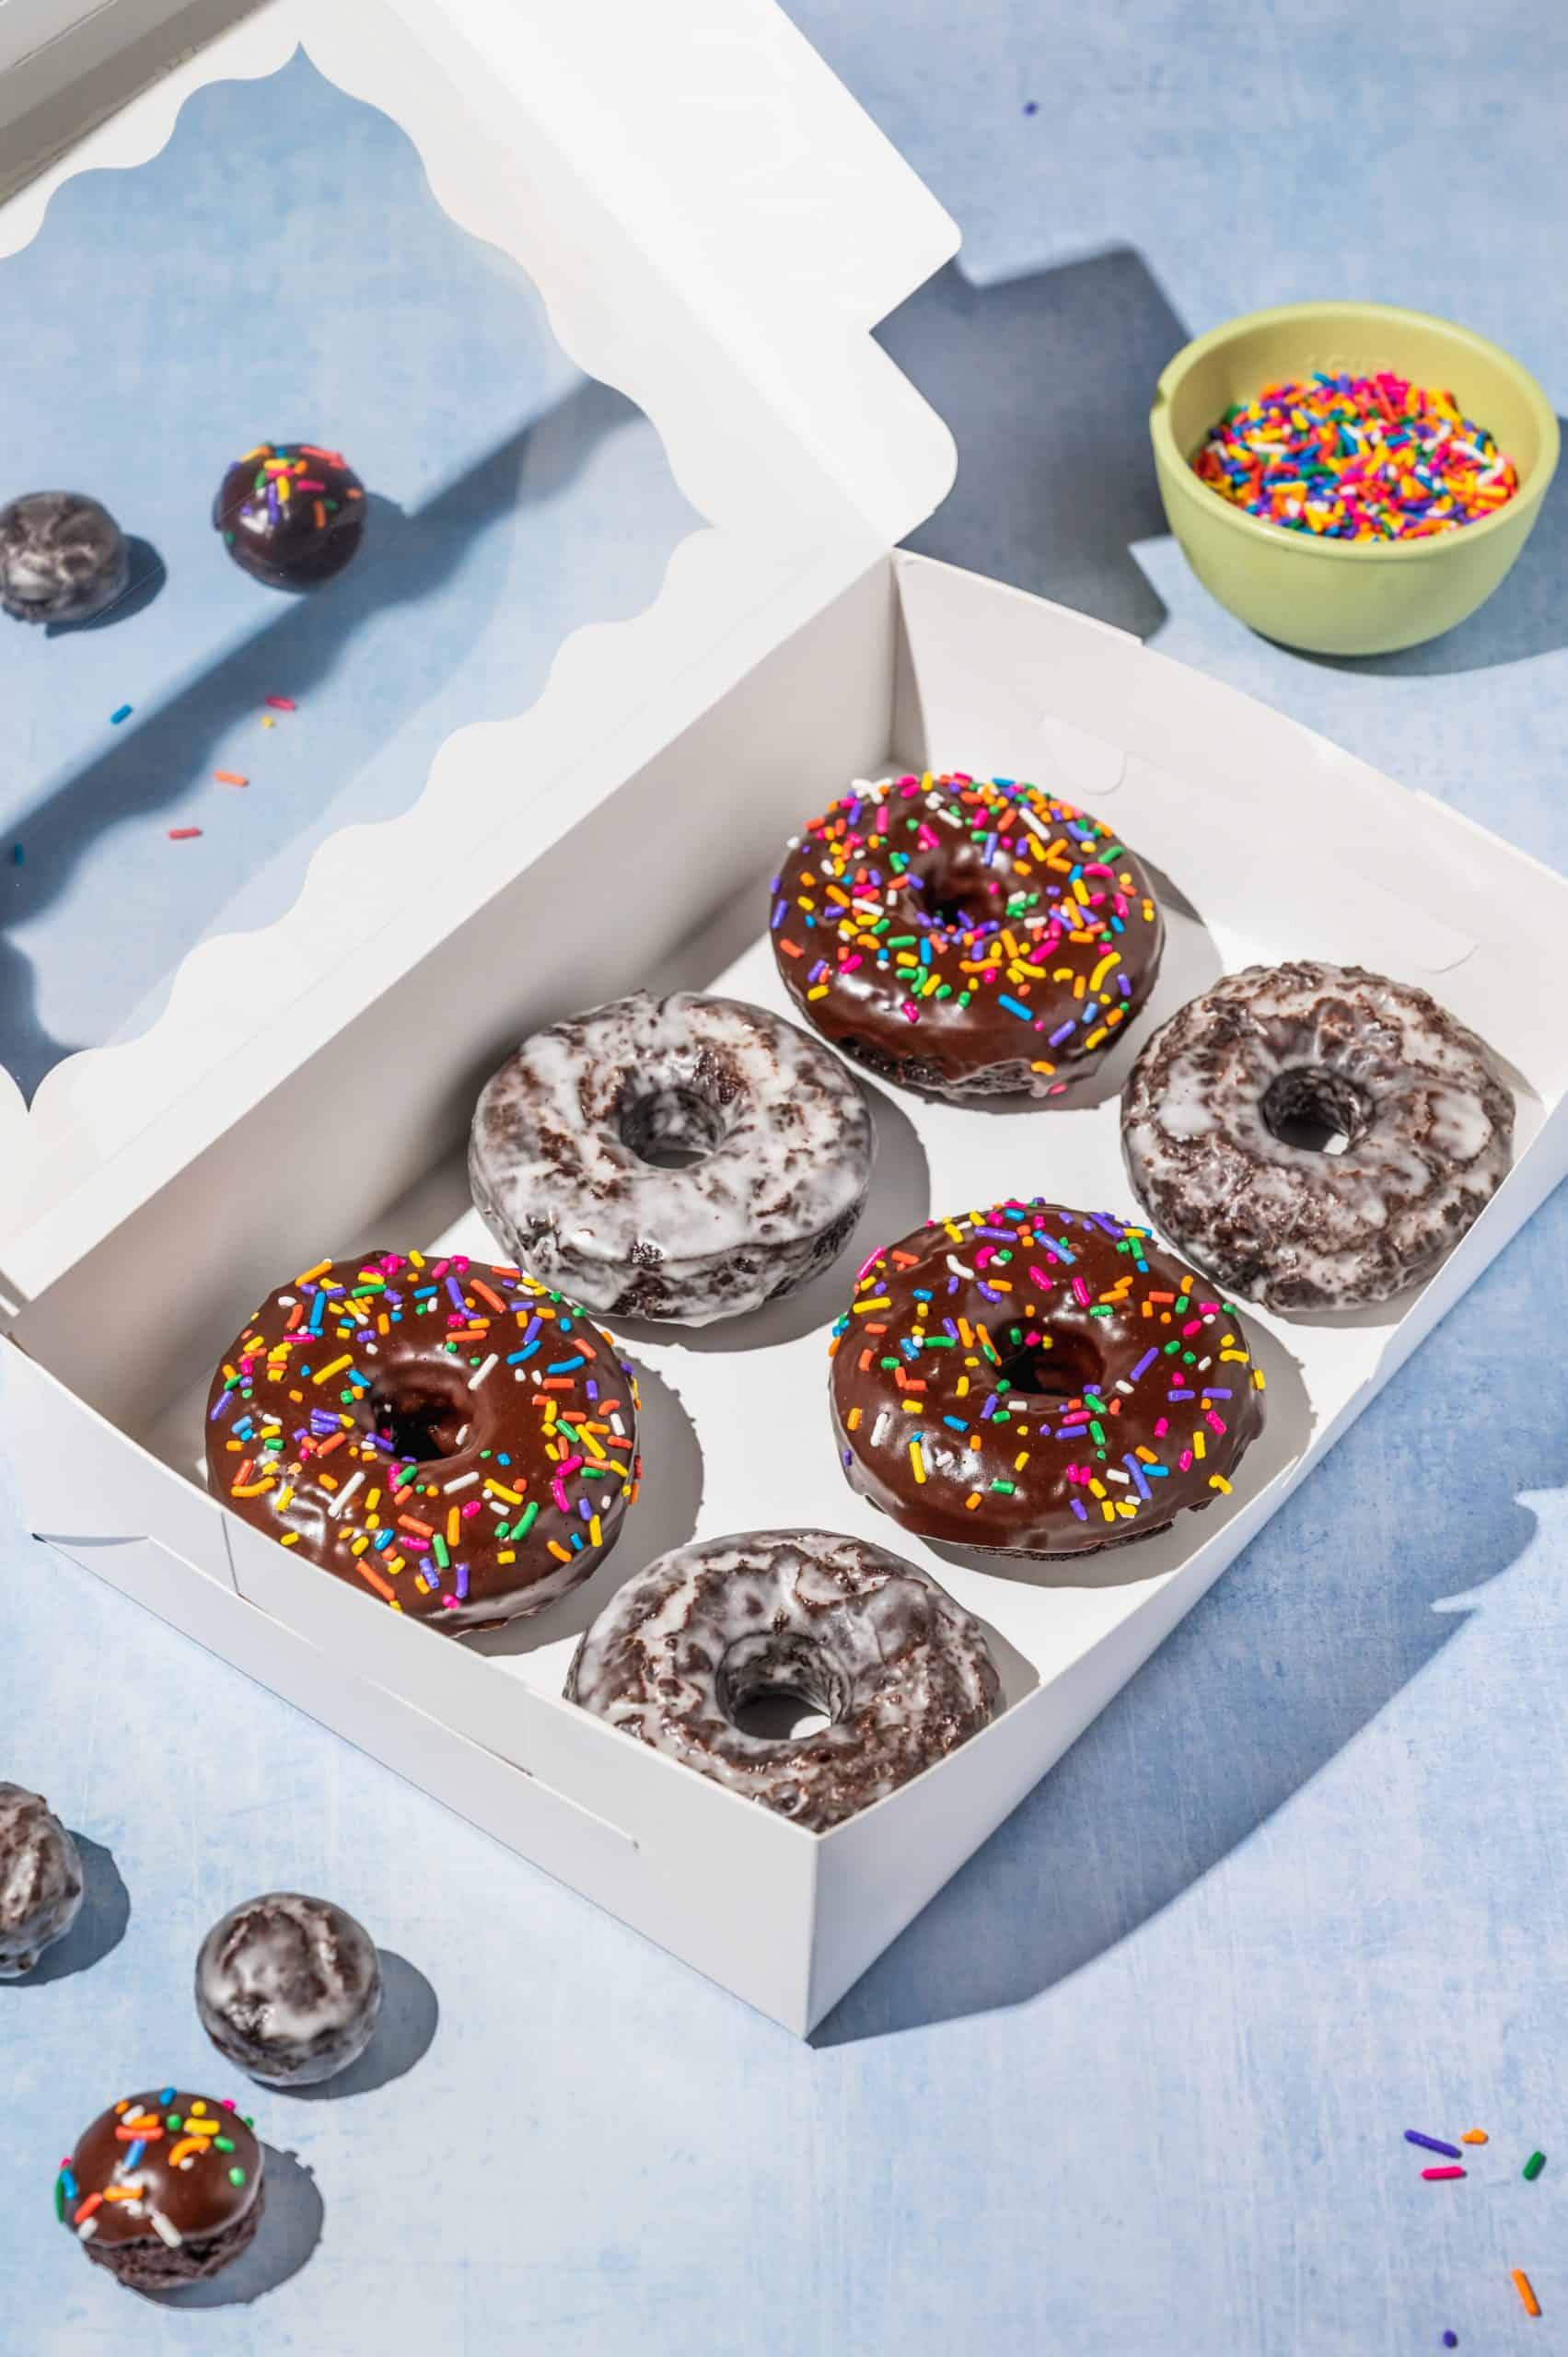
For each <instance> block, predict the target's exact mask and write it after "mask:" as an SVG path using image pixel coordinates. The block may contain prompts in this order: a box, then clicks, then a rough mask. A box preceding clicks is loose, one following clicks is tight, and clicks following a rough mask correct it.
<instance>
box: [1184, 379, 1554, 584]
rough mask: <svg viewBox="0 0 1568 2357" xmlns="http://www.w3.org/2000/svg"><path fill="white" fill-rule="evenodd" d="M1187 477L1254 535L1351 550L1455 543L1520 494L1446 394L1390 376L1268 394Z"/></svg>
mask: <svg viewBox="0 0 1568 2357" xmlns="http://www.w3.org/2000/svg"><path fill="white" fill-rule="evenodd" d="M1192 467H1193V471H1194V472H1195V473H1196V474H1197V475H1198V476H1199V478H1200V479H1201V481H1202V482H1206V483H1207V484H1208V485H1209V487H1210V489H1211V490H1212V491H1216V492H1218V493H1219V495H1220V497H1221V498H1222V499H1228V500H1229V501H1230V502H1231V504H1232V505H1234V506H1237V507H1242V508H1245V509H1246V511H1247V513H1248V515H1249V516H1256V517H1259V518H1260V521H1262V522H1263V523H1266V524H1278V525H1280V526H1281V527H1282V528H1283V529H1284V530H1285V531H1289V532H1310V533H1315V534H1316V535H1317V536H1318V538H1319V539H1321V540H1351V541H1354V542H1363V541H1366V542H1372V541H1382V540H1430V539H1432V538H1434V536H1435V535H1436V534H1438V533H1440V532H1452V531H1456V530H1458V528H1459V527H1460V526H1461V525H1464V524H1478V523H1481V521H1482V520H1483V519H1484V518H1485V517H1488V516H1491V515H1494V514H1495V513H1496V511H1497V509H1498V508H1499V507H1502V506H1504V505H1506V504H1507V502H1508V501H1509V500H1510V499H1512V498H1513V496H1514V494H1515V493H1516V491H1517V490H1518V488H1519V477H1518V472H1517V470H1516V468H1515V466H1514V463H1513V461H1512V460H1511V459H1507V458H1505V457H1504V455H1503V453H1502V452H1501V451H1500V450H1499V449H1498V447H1497V445H1496V443H1495V442H1494V441H1493V438H1492V436H1491V435H1490V434H1488V433H1487V432H1486V430H1485V428H1484V427H1483V426H1480V425H1477V424H1474V423H1473V421H1472V420H1471V419H1469V418H1468V417H1465V416H1463V415H1462V414H1461V413H1460V411H1459V407H1458V403H1457V402H1456V401H1455V399H1454V396H1453V394H1452V393H1445V392H1438V391H1436V390H1433V389H1427V388H1425V387H1423V386H1421V385H1412V384H1411V383H1410V381H1409V380H1408V379H1407V378H1406V377H1399V376H1396V375H1395V374H1394V373H1393V372H1392V371H1391V370H1389V369H1384V370H1382V371H1380V372H1379V374H1378V375H1376V376H1375V377H1351V376H1337V377H1330V376H1325V375H1324V374H1323V373H1322V371H1321V370H1318V371H1316V372H1315V373H1314V374H1313V375H1312V376H1311V377H1300V378H1295V377H1293V378H1291V379H1289V380H1288V381H1286V382H1285V383H1283V384H1278V385H1266V386H1265V387H1264V389H1263V390H1262V391H1261V392H1260V394H1259V395H1258V397H1257V399H1256V400H1255V401H1236V402H1233V403H1232V405H1231V407H1230V408H1229V409H1227V410H1226V412H1225V415H1224V416H1223V417H1222V418H1221V419H1220V420H1219V422H1218V424H1215V425H1213V426H1211V427H1210V429H1209V433H1208V435H1207V437H1206V439H1205V440H1204V443H1203V446H1202V449H1200V451H1199V452H1198V454H1197V456H1196V458H1195V459H1193V461H1192Z"/></svg>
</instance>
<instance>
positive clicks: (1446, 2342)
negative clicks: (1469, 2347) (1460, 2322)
mask: <svg viewBox="0 0 1568 2357" xmlns="http://www.w3.org/2000/svg"><path fill="white" fill-rule="evenodd" d="M1458 2345H1459V2336H1458V2333H1457V2332H1446V2333H1445V2334H1444V2335H1443V2346H1444V2348H1445V2349H1457V2348H1458Z"/></svg>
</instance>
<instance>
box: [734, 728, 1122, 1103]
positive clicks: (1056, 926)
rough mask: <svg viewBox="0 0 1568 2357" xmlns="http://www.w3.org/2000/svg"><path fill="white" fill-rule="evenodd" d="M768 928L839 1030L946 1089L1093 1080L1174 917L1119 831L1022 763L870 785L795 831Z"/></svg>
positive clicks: (815, 1018) (813, 1008)
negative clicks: (1008, 774)
mask: <svg viewBox="0 0 1568 2357" xmlns="http://www.w3.org/2000/svg"><path fill="white" fill-rule="evenodd" d="M771 931H772V943H773V954H774V958H775V959H776V961H777V964H778V970H779V973H780V976H781V977H782V979H783V981H784V988H785V990H786V991H787V992H788V993H789V995H790V997H791V998H792V999H793V1000H794V1002H795V1004H796V1006H797V1007H798V1008H799V1009H800V1011H801V1013H802V1015H803V1016H805V1018H806V1020H807V1022H808V1023H810V1024H812V1025H814V1026H815V1028H816V1029H817V1030H818V1031H819V1032H820V1033H821V1035H822V1037H823V1038H824V1039H827V1040H829V1041H830V1043H831V1044H832V1045H833V1046H834V1047H836V1048H838V1049H839V1050H841V1051H842V1053H843V1054H845V1055H848V1056H853V1057H854V1058H855V1059H856V1061H857V1062H860V1063H862V1064H864V1065H865V1066H866V1067H867V1069H868V1070H870V1071H872V1072H875V1073H877V1074H880V1075H881V1076H882V1077H884V1078H885V1079H889V1080H892V1081H895V1082H898V1083H901V1084H902V1085H904V1086H909V1087H912V1088H918V1089H923V1090H926V1091H928V1092H930V1093H932V1094H934V1095H935V1096H940V1097H951V1098H956V1099H960V1100H961V1099H963V1098H966V1097H995V1096H1003V1095H1023V1094H1028V1095H1029V1096H1031V1097H1040V1098H1043V1099H1044V1100H1045V1102H1046V1103H1048V1104H1057V1103H1063V1102H1067V1101H1071V1099H1072V1098H1073V1097H1074V1095H1077V1096H1081V1095H1082V1093H1083V1091H1084V1089H1085V1088H1086V1086H1087V1085H1088V1084H1089V1083H1090V1082H1091V1081H1092V1080H1093V1078H1094V1076H1095V1074H1096V1073H1097V1072H1098V1068H1099V1066H1100V1064H1101V1063H1102V1062H1103V1061H1104V1059H1105V1058H1106V1056H1107V1055H1109V1053H1110V1051H1111V1050H1112V1049H1113V1048H1114V1047H1115V1046H1116V1044H1117V1041H1118V1039H1120V1038H1121V1033H1122V1031H1123V1029H1124V1028H1125V1027H1126V1026H1127V1024H1128V1023H1130V1022H1131V1020H1132V1017H1133V1016H1135V1015H1136V1014H1137V1012H1138V1010H1139V1009H1140V1007H1142V1006H1143V1004H1144V1002H1145V1000H1146V999H1147V998H1148V996H1149V993H1150V992H1151V991H1152V990H1153V988H1154V985H1155V980H1156V975H1157V973H1158V971H1159V962H1160V953H1161V950H1162V948H1163V946H1164V942H1165V925H1164V921H1163V918H1162V916H1161V913H1160V908H1159V903H1158V901H1157V900H1156V897H1155V890H1154V886H1153V883H1152V882H1151V880H1150V877H1149V876H1148V874H1147V873H1146V871H1145V869H1144V866H1143V864H1142V863H1141V861H1139V860H1138V859H1137V858H1136V857H1135V856H1134V854H1133V853H1132V852H1130V851H1129V850H1128V849H1127V847H1126V845H1125V844H1124V843H1122V842H1121V841H1120V840H1119V838H1118V837H1117V835H1116V834H1115V833H1114V832H1113V830H1111V829H1110V828H1109V827H1107V826H1106V825H1105V824H1104V822H1103V821H1102V820H1100V819H1094V818H1091V817H1090V816H1089V814H1088V813H1087V812H1086V811H1084V810H1079V809H1077V808H1076V807H1074V805H1073V804H1072V803H1070V802H1064V801H1063V800H1062V799H1061V798H1060V796H1058V795H1053V794H1051V793H1048V792H1047V791H1046V790H1045V788H1044V787H1042V786H1038V785H1030V784H1025V783H1024V782H1022V781H1021V780H1018V779H1016V778H974V777H970V776H968V775H967V774H966V773H965V772H962V771H957V770H955V771H950V772H943V773H942V774H941V775H935V774H934V773H933V772H929V771H927V772H925V773H924V774H923V775H921V776H916V775H915V774H913V772H909V773H907V774H905V775H904V776H902V777H895V778H888V779H884V780H883V781H882V782H881V783H880V784H875V785H873V784H865V783H860V784H855V785H854V786H853V787H852V788H851V789H850V791H849V793H848V794H846V795H843V796H842V798H841V799H840V800H839V801H837V802H835V803H834V804H833V805H832V807H831V808H830V809H829V810H827V811H826V812H825V813H824V814H823V816H822V817H821V818H819V819H813V820H812V821H811V823H810V824H809V826H807V828H806V830H804V832H803V833H802V834H800V835H799V836H797V837H796V839H795V841H794V842H792V843H791V844H790V846H789V849H788V853H787V856H786V857H785V860H784V865H783V867H782V868H781V870H780V872H779V874H778V876H777V877H775V878H774V882H773V898H772V916H771Z"/></svg>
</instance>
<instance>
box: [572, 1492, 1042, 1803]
mask: <svg viewBox="0 0 1568 2357" xmlns="http://www.w3.org/2000/svg"><path fill="white" fill-rule="evenodd" d="M1001 1690H1002V1689H1001V1681H1000V1679H999V1678H998V1677H997V1674H996V1665H995V1663H994V1662H993V1660H992V1657H991V1652H990V1648H989V1646H988V1645H987V1643H986V1641H985V1633H984V1631H983V1630H982V1629H981V1626H980V1623H979V1621H978V1620H974V1619H972V1618H971V1616H970V1614H969V1613H967V1612H966V1611H965V1610H964V1609H963V1608H962V1606H961V1605H958V1604H956V1603H955V1602H954V1600H953V1598H952V1597H951V1596H949V1595H948V1594H947V1590H946V1589H945V1588H942V1587H939V1586H938V1585H937V1584H936V1582H935V1580H934V1579H932V1578H930V1577H929V1576H928V1574H927V1573H924V1572H921V1571H917V1570H916V1569H915V1567H914V1565H913V1564H912V1563H906V1562H902V1561H901V1559H900V1557H899V1556H897V1555H890V1554H889V1553H888V1551H887V1550H886V1549H884V1548H881V1547H873V1546H871V1545H869V1544H868V1543H867V1542H866V1541H865V1539H861V1538H842V1537H841V1536H840V1535H839V1534H838V1533H836V1532H834V1531H829V1530H752V1531H747V1532H744V1533H742V1534H741V1535H739V1536H738V1537H736V1538H710V1539H707V1540H705V1541H703V1542H702V1543H701V1544H698V1545H693V1546H690V1547H677V1548H674V1549H672V1550H671V1551H670V1553H669V1554H668V1555H661V1556H660V1557H659V1559H658V1561H657V1562H655V1563H650V1564H649V1565H648V1567H647V1569H646V1571H643V1572H639V1573H637V1574H636V1576H635V1578H633V1579H630V1580H628V1581H627V1583H626V1585H625V1586H624V1587H622V1588H621V1589H620V1590H619V1591H618V1593H617V1594H616V1595H615V1596H612V1597H611V1599H610V1602H609V1604H607V1605H606V1606H605V1608H604V1610H603V1611H602V1612H601V1613H600V1614H599V1616H598V1620H596V1621H595V1622H594V1624H593V1626H592V1628H591V1629H589V1630H588V1631H587V1635H586V1636H585V1637H584V1638H583V1641H582V1643H581V1644H579V1646H578V1647H577V1651H576V1655H575V1659H574V1660H573V1663H572V1667H571V1671H570V1674H569V1675H568V1677H567V1680H566V1699H567V1700H568V1701H573V1702H579V1703H581V1704H582V1706H583V1708H584V1709H585V1710H587V1711H592V1712H595V1713H597V1714H598V1717H600V1718H602V1719H608V1720H609V1721H610V1724H611V1725H612V1726H617V1727H621V1728H623V1729H624V1730H625V1732H626V1733H627V1734H628V1735H633V1736H636V1737H637V1738H638V1740H639V1741H640V1742H642V1743H647V1744H651V1745H652V1746H653V1747H654V1748H655V1750H656V1751H665V1752H668V1753H669V1754H670V1755H671V1757H672V1758H674V1759H681V1760H684V1761H685V1763H686V1765H687V1766H688V1767H689V1768H695V1769H696V1770H697V1771H699V1772H700V1773H701V1774H702V1775H704V1776H711V1777H713V1778H714V1782H717V1783H721V1784H727V1785H728V1787H729V1789H730V1791H731V1792H732V1793H740V1794H744V1795H745V1796H746V1797H747V1798H748V1799H750V1800H755V1801H761V1803H762V1805H763V1806H764V1807H765V1808H771V1809H776V1810H777V1812H778V1814H779V1815H780V1816H781V1817H793V1818H794V1819H795V1821H796V1824H797V1825H804V1826H806V1827H807V1829H809V1830H810V1831H811V1832H813V1833H823V1832H825V1831H826V1830H827V1829H828V1828H829V1827H830V1825H837V1824H839V1823H840V1822H841V1821H842V1819H843V1818H844V1817H854V1814H855V1812H856V1811H857V1810H859V1809H863V1808H868V1807H869V1806H870V1805H871V1803H872V1802H873V1801H878V1800H881V1799H882V1797H883V1796H884V1794H888V1793H890V1792H893V1791H895V1790H896V1789H897V1787H898V1786H899V1785H900V1784H907V1783H908V1782H909V1780H910V1778H911V1777H912V1776H918V1775H919V1773H920V1771H921V1770H922V1769H923V1768H929V1767H930V1766H931V1764H932V1762H933V1761H934V1760H936V1759H942V1758H943V1757H944V1756H945V1755H946V1754H947V1752H949V1751H953V1750H955V1749H956V1748H957V1747H958V1745H959V1744H960V1743H965V1742H967V1741H968V1739H969V1737H970V1736H971V1735H975V1734H977V1733H978V1732H979V1730H980V1729H981V1727H982V1726H984V1725H985V1724H986V1722H987V1721H988V1720H989V1719H990V1718H992V1717H993V1715H994V1713H995V1711H996V1707H997V1703H998V1701H999V1699H1000V1696H1001ZM770 1694H772V1695H779V1696H784V1695H793V1696H795V1697H796V1698H797V1699H799V1700H800V1701H805V1702H808V1703H810V1704H811V1705H813V1706H814V1708H816V1709H817V1710H819V1711H821V1712H822V1713H824V1714H825V1716H826V1718H827V1721H828V1724H827V1725H826V1726H825V1727H822V1728H819V1730H818V1731H817V1732H816V1733H815V1734H808V1735H799V1736H781V1737H773V1736H762V1735H753V1734H749V1733H748V1732H747V1731H746V1729H745V1728H744V1727H742V1726H740V1725H738V1724H737V1721H738V1714H739V1713H740V1712H741V1711H742V1710H743V1709H744V1708H745V1706H746V1705H747V1704H748V1703H749V1702H753V1701H757V1700H758V1699H759V1697H761V1696H763V1695H770Z"/></svg>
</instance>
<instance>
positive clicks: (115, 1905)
mask: <svg viewBox="0 0 1568 2357" xmlns="http://www.w3.org/2000/svg"><path fill="white" fill-rule="evenodd" d="M71 1838H72V1840H74V1841H75V1845H76V1852H77V1855H78V1856H79V1857H80V1859H81V1861H82V1905H81V1911H80V1913H79V1914H78V1915H77V1917H76V1920H75V1922H74V1923H73V1924H72V1926H71V1928H70V1930H69V1931H68V1932H67V1933H66V1934H65V1936H64V1939H63V1940H56V1942H55V1943H54V1945H53V1946H52V1948H46V1949H45V1951H44V1953H43V1955H42V1956H41V1957H40V1958H39V1960H38V1963H37V1964H36V1965H35V1966H34V1967H33V1969H32V1970H31V1971H30V1972H29V1973H25V1974H24V1975H23V1976H22V1978H21V1979H20V1980H13V1981H9V1982H7V1984H6V1991H7V1994H8V1993H9V1991H11V1990H12V1989H42V1988H45V1987H47V1985H48V1984H49V1982H50V1981H52V1980H66V1979H67V1978H68V1977H69V1976H70V1974H72V1973H73V1972H90V1971H91V1969H92V1968H93V1966H94V1965H95V1964H101V1963H102V1962H103V1959H104V1957H105V1956H108V1955H109V1953H110V1949H111V1948H117V1947H118V1946H119V1945H120V1943H121V1941H122V1939H123V1938H124V1937H125V1927H126V1925H127V1924H128V1923H129V1922H130V1921H131V1894H130V1892H129V1891H128V1890H127V1889H126V1887H125V1885H124V1883H123V1881H122V1879H121V1874H120V1869H119V1867H118V1866H117V1865H116V1864H115V1863H114V1860H113V1857H112V1856H111V1854H110V1852H109V1851H107V1850H106V1849H105V1848H104V1847H103V1844H102V1843H101V1842H99V1841H89V1840H88V1839H87V1835H86V1834H85V1833H73V1834H72V1836H71Z"/></svg>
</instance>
